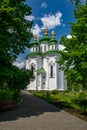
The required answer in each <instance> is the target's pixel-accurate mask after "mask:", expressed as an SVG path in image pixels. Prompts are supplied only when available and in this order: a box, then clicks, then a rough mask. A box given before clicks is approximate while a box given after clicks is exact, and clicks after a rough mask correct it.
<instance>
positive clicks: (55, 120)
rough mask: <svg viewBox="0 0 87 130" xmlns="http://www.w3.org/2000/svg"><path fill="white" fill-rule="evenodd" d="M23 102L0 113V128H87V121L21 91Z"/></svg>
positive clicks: (1, 129)
mask: <svg viewBox="0 0 87 130" xmlns="http://www.w3.org/2000/svg"><path fill="white" fill-rule="evenodd" d="M23 99H24V100H23V102H22V103H21V104H20V106H19V107H18V108H17V109H15V110H11V111H6V112H2V113H0V130H87V122H85V121H82V120H81V119H79V118H77V117H74V116H72V115H71V114H69V113H67V112H65V111H63V110H60V109H58V108H57V107H55V106H53V105H51V104H48V103H47V102H45V101H43V100H41V99H38V98H37V97H34V96H32V95H30V94H28V92H23Z"/></svg>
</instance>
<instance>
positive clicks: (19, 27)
mask: <svg viewBox="0 0 87 130" xmlns="http://www.w3.org/2000/svg"><path fill="white" fill-rule="evenodd" d="M25 1H26V0H2V1H0V88H1V89H3V88H4V86H5V84H6V85H7V87H9V88H11V89H12V88H17V89H18V90H20V89H22V88H24V86H25V85H26V84H27V83H26V81H27V82H29V78H30V76H29V74H30V73H29V74H28V72H26V73H25V71H24V72H23V70H19V69H18V68H16V67H14V66H13V62H14V61H15V59H16V58H17V56H18V55H19V54H20V53H23V52H24V51H25V49H26V48H29V46H30V44H29V41H30V39H31V37H32V34H31V31H30V29H31V27H32V21H29V20H27V19H26V16H29V15H30V14H31V7H30V6H28V5H26V4H25ZM28 76H29V77H28ZM24 80H25V81H24ZM19 81H20V83H19ZM22 83H23V84H22ZM19 84H20V85H19Z"/></svg>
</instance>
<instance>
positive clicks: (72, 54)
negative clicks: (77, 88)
mask: <svg viewBox="0 0 87 130" xmlns="http://www.w3.org/2000/svg"><path fill="white" fill-rule="evenodd" d="M73 1H75V0H73ZM76 2H77V3H76V9H75V10H74V17H75V18H76V22H75V23H71V36H72V38H67V37H66V36H63V37H62V38H61V41H60V43H61V44H63V45H64V46H65V47H66V48H65V49H64V51H60V60H59V61H58V62H59V64H60V65H62V69H63V70H64V71H65V73H66V75H67V78H68V80H69V81H70V82H71V83H72V84H74V85H77V84H78V85H79V84H81V85H82V86H83V87H84V88H87V76H86V74H87V3H84V4H82V3H81V2H78V0H77V1H76Z"/></svg>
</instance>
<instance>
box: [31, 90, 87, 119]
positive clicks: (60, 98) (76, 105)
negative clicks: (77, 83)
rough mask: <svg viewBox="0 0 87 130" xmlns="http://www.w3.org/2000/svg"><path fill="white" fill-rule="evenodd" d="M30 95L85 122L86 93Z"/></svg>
mask: <svg viewBox="0 0 87 130" xmlns="http://www.w3.org/2000/svg"><path fill="white" fill-rule="evenodd" d="M32 94H33V95H35V96H37V97H39V98H42V99H44V100H46V101H47V102H49V103H51V104H53V105H56V106H58V107H60V108H61V109H64V110H66V111H68V112H70V113H71V114H73V115H75V116H78V117H80V118H82V119H84V120H86V121H87V116H86V115H87V92H86V91H83V92H67V91H63V92H59V91H57V90H53V91H50V92H48V91H32Z"/></svg>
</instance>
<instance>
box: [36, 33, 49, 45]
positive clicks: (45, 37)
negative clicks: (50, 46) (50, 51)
mask: <svg viewBox="0 0 87 130" xmlns="http://www.w3.org/2000/svg"><path fill="white" fill-rule="evenodd" d="M49 40H50V38H49V37H48V36H47V35H44V36H43V37H42V38H41V39H40V40H39V41H40V44H41V43H43V42H49Z"/></svg>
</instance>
